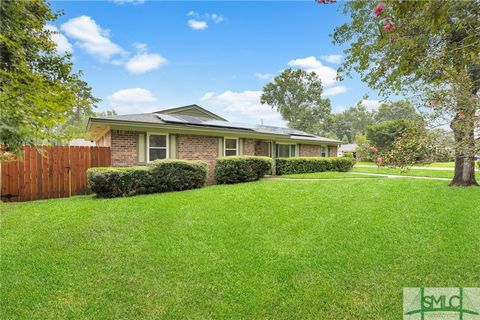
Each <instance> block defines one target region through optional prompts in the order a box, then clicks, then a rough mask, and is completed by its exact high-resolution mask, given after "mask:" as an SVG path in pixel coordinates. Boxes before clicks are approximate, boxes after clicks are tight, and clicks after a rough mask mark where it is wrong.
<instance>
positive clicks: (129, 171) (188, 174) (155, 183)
mask: <svg viewBox="0 0 480 320" xmlns="http://www.w3.org/2000/svg"><path fill="white" fill-rule="evenodd" d="M87 178H88V185H89V187H90V189H91V190H92V191H93V192H95V193H96V194H97V196H98V197H100V198H114V197H128V196H133V195H136V194H146V193H155V192H168V191H180V190H186V189H194V188H200V187H202V186H203V185H204V184H205V180H206V179H207V164H206V163H205V162H202V161H184V160H157V161H154V162H153V163H151V164H149V165H148V166H146V167H128V168H111V167H108V168H90V169H88V171H87Z"/></svg>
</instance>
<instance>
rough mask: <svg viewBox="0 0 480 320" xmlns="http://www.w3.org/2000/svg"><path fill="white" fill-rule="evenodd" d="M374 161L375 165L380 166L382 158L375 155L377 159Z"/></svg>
mask: <svg viewBox="0 0 480 320" xmlns="http://www.w3.org/2000/svg"><path fill="white" fill-rule="evenodd" d="M375 162H376V163H377V166H379V167H381V166H382V165H383V158H382V157H377V160H376V161H375Z"/></svg>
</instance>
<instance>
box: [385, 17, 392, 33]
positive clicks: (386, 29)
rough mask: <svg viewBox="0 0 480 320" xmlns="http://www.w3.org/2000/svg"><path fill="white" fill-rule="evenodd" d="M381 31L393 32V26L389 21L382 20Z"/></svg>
mask: <svg viewBox="0 0 480 320" xmlns="http://www.w3.org/2000/svg"><path fill="white" fill-rule="evenodd" d="M383 30H384V31H393V30H395V25H394V24H393V23H391V22H390V19H388V18H386V19H383Z"/></svg>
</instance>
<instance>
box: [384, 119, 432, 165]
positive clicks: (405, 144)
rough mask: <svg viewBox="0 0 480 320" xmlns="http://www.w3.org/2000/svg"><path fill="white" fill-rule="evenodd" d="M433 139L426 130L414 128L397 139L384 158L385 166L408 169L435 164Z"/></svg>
mask: <svg viewBox="0 0 480 320" xmlns="http://www.w3.org/2000/svg"><path fill="white" fill-rule="evenodd" d="M432 142H433V141H432V138H431V136H430V135H429V134H427V133H426V132H425V131H424V130H421V129H418V128H416V127H412V128H410V129H409V130H407V131H406V132H404V133H403V134H402V135H401V136H400V137H398V138H396V139H395V142H394V143H393V146H392V148H391V150H389V151H388V152H386V153H385V154H384V155H383V156H384V160H385V164H387V165H389V166H394V167H398V168H401V169H407V168H409V167H411V166H413V165H415V164H418V163H425V162H433V151H434V146H433V143H432Z"/></svg>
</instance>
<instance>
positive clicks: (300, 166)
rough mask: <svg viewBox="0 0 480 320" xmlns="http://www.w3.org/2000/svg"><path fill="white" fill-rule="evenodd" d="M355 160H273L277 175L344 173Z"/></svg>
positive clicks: (304, 158) (305, 158) (306, 158)
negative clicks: (325, 172)
mask: <svg viewBox="0 0 480 320" xmlns="http://www.w3.org/2000/svg"><path fill="white" fill-rule="evenodd" d="M354 164H355V160H354V159H352V158H343V157H339V158H315V157H298V158H279V159H275V166H276V173H277V175H284V174H294V173H310V172H324V171H340V172H346V171H349V170H351V169H352V168H353V165H354Z"/></svg>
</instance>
